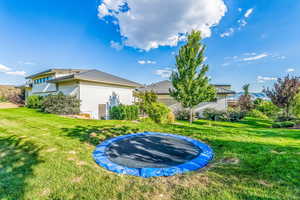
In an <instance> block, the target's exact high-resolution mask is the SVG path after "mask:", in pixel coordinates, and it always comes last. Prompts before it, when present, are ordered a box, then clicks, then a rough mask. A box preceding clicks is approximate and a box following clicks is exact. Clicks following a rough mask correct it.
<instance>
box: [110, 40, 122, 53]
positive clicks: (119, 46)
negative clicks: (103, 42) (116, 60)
mask: <svg viewBox="0 0 300 200" xmlns="http://www.w3.org/2000/svg"><path fill="white" fill-rule="evenodd" d="M110 47H111V48H114V49H116V50H117V51H120V50H122V49H123V45H122V44H120V43H118V42H115V41H110Z"/></svg>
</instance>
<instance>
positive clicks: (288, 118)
mask: <svg viewBox="0 0 300 200" xmlns="http://www.w3.org/2000/svg"><path fill="white" fill-rule="evenodd" d="M293 120H297V118H294V117H287V116H279V117H277V119H276V120H275V121H276V122H285V121H293Z"/></svg>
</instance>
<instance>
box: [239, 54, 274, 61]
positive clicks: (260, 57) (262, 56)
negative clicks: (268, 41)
mask: <svg viewBox="0 0 300 200" xmlns="http://www.w3.org/2000/svg"><path fill="white" fill-rule="evenodd" d="M267 56H269V55H268V54H266V53H262V54H259V55H256V56H251V57H247V58H243V59H242V61H253V60H260V59H262V58H265V57H267Z"/></svg>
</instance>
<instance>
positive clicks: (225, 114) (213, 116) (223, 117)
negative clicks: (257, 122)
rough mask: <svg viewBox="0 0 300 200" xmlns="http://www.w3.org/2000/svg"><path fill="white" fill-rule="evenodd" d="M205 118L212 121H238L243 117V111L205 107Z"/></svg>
mask: <svg viewBox="0 0 300 200" xmlns="http://www.w3.org/2000/svg"><path fill="white" fill-rule="evenodd" d="M203 116H204V118H205V119H208V120H213V121H232V122H234V121H240V120H241V119H243V118H244V117H245V112H243V111H240V110H228V111H219V110H216V109H213V108H207V109H205V110H204V111H203Z"/></svg>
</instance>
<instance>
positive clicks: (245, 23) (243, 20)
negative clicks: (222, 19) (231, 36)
mask: <svg viewBox="0 0 300 200" xmlns="http://www.w3.org/2000/svg"><path fill="white" fill-rule="evenodd" d="M238 24H239V25H240V26H239V27H238V29H239V30H240V29H241V28H242V27H245V26H246V25H247V24H248V22H247V21H246V20H245V19H241V20H238Z"/></svg>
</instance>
